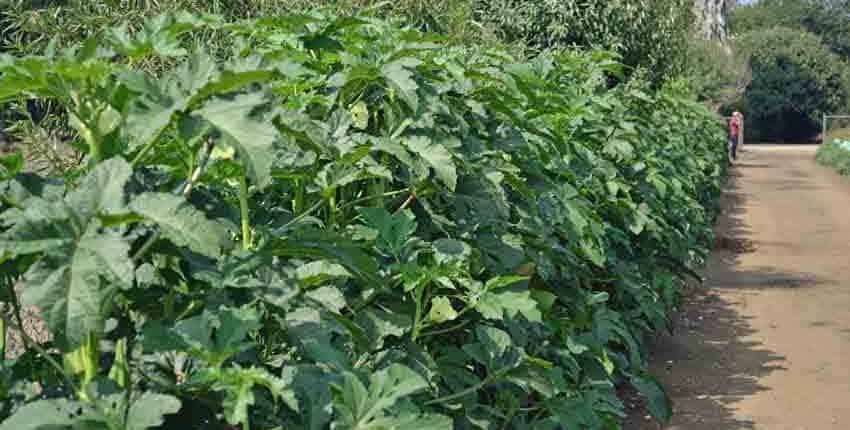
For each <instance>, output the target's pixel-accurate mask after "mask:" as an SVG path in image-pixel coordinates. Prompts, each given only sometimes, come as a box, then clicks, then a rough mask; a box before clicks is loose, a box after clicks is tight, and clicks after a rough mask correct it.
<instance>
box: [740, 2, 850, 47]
mask: <svg viewBox="0 0 850 430" xmlns="http://www.w3.org/2000/svg"><path fill="white" fill-rule="evenodd" d="M848 11H850V1H848V0H759V1H758V2H753V3H751V4H747V5H741V6H738V7H736V8H734V9H733V10H732V16H731V17H730V25H731V29H730V30H731V32H732V33H733V34H737V35H744V34H746V33H749V32H753V31H761V30H766V29H771V28H774V27H786V28H793V29H796V30H801V31H806V32H809V33H812V34H815V35H817V36H820V38H821V39H822V40H823V43H824V44H826V46H827V47H829V48H830V49H831V50H832V51H833V52H835V53H836V54H838V55H840V56H841V57H843V58H844V59H845V60H848V59H850V14H848Z"/></svg>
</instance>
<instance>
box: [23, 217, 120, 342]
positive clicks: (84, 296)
mask: <svg viewBox="0 0 850 430" xmlns="http://www.w3.org/2000/svg"><path fill="white" fill-rule="evenodd" d="M129 251H130V246H129V244H128V243H127V242H126V240H125V239H124V238H123V237H122V236H121V235H120V234H119V233H117V232H112V231H105V232H99V231H98V227H97V226H96V225H94V224H92V225H90V226H89V228H88V230H86V232H85V233H84V234H83V235H82V237H80V238H79V240H78V242H77V243H76V244H75V246H73V247H71V248H70V249H68V250H67V253H62V255H59V256H51V257H46V258H44V259H42V260H41V261H39V262H38V263H36V264H35V265H33V266H32V267H31V268H30V270H29V271H28V272H27V273H26V275H25V278H26V282H27V288H26V289H25V290H24V293H23V301H24V303H25V304H26V305H28V306H37V307H38V308H39V309H41V312H42V315H44V318H45V321H46V322H47V325H48V327H50V330H51V333H53V336H54V338H55V339H56V340H57V343H58V344H59V345H60V346H61V347H62V348H67V349H71V348H72V347H74V346H76V345H80V344H81V343H82V341H83V339H84V337H85V336H86V335H87V334H88V333H90V332H96V333H100V332H101V331H102V330H103V323H104V319H105V316H106V314H107V312H108V311H109V309H110V307H111V305H112V302H111V298H112V294H113V293H114V292H115V290H116V289H117V288H118V287H129V286H130V284H131V283H132V281H133V274H134V270H133V264H132V262H131V261H130V258H129Z"/></svg>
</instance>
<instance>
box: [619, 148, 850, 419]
mask: <svg viewBox="0 0 850 430" xmlns="http://www.w3.org/2000/svg"><path fill="white" fill-rule="evenodd" d="M816 149H817V147H815V146H791V147H787V146H785V147H778V146H753V145H749V146H747V148H746V152H745V153H743V154H739V159H738V162H737V165H736V166H735V168H734V170H733V173H732V175H733V176H732V178H731V179H730V183H729V185H728V188H727V190H728V192H727V195H726V197H725V202H724V203H725V205H724V206H725V208H726V210H725V211H724V212H725V213H724V214H723V216H722V217H721V220H720V223H719V225H718V235H720V237H722V238H724V239H723V244H722V245H724V246H723V248H725V249H723V250H718V251H717V252H716V254H715V256H714V257H713V260H712V261H711V263H710V264H709V266H708V267H707V270H706V272H705V276H706V278H707V281H706V285H705V286H704V287H701V288H697V289H696V290H695V291H693V292H692V293H691V294H689V295H688V299H687V300H686V305H685V306H684V310H683V312H682V313H681V315H679V316H678V317H677V322H676V327H677V330H676V333H675V334H674V335H673V336H667V335H664V336H662V337H660V338H659V339H658V340H657V341H656V342H655V345H654V347H653V355H652V357H651V363H652V367H653V373H654V374H656V375H658V376H659V378H660V380H661V381H662V383H663V384H664V385H665V386H666V387H667V389H668V391H669V392H670V393H671V396H672V397H673V401H674V409H675V417H674V419H673V421H672V423H671V424H670V425H668V426H667V427H665V428H666V429H669V430H727V429H770V430H786V429H788V430H798V429H812V430H831V429H850V180H847V179H843V178H841V177H839V176H838V175H836V174H835V173H833V172H832V171H830V170H829V169H826V168H824V167H821V166H818V165H817V164H816V163H815V162H814V152H815V150H816ZM730 245H731V246H730ZM729 248H732V249H733V250H729ZM625 428H626V429H634V430H649V429H658V428H659V426H658V425H657V424H654V423H652V422H651V421H649V420H646V419H645V418H644V417H643V413H637V414H633V416H632V417H630V421H629V422H628V423H626V425H625Z"/></svg>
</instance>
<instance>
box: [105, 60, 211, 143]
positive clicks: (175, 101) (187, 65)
mask: <svg viewBox="0 0 850 430" xmlns="http://www.w3.org/2000/svg"><path fill="white" fill-rule="evenodd" d="M218 76H219V71H218V67H217V66H216V63H215V60H214V59H213V58H212V57H211V56H210V55H208V54H206V53H203V52H197V53H195V54H193V55H192V57H191V58H189V60H187V61H185V62H183V63H181V64H180V65H179V66H178V67H177V68H175V69H174V70H173V71H171V72H169V73H167V74H166V75H165V76H164V77H163V78H162V79H160V80H158V81H156V80H153V79H151V78H148V77H147V76H145V75H143V74H141V73H137V72H126V73H124V74H122V75H119V78H120V79H121V81H122V82H123V83H124V84H125V85H127V86H128V87H130V88H131V89H132V90H134V91H137V92H139V93H141V95H140V96H139V97H136V98H135V99H134V100H133V102H132V103H131V104H130V107H129V109H128V113H127V120H126V121H127V127H126V130H127V134H128V135H129V136H130V149H131V150H133V149H135V148H140V147H142V146H144V145H146V144H148V143H150V142H151V141H152V140H155V139H157V138H158V137H159V135H160V133H162V131H163V130H165V128H166V127H168V126H169V125H170V124H171V121H172V118H173V117H174V116H175V114H176V113H178V112H183V111H185V110H186V109H188V108H189V106H190V104H191V103H193V101H194V98H195V97H196V95H197V94H198V93H199V92H200V91H201V89H202V88H204V87H205V86H206V85H207V84H209V83H210V82H212V81H213V80H215V79H216V78H217V77H218Z"/></svg>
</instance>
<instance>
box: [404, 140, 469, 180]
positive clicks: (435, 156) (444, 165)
mask: <svg viewBox="0 0 850 430" xmlns="http://www.w3.org/2000/svg"><path fill="white" fill-rule="evenodd" d="M404 144H405V146H406V147H407V149H408V150H409V151H410V152H411V153H413V154H414V155H415V156H418V157H420V158H421V159H422V160H425V162H426V163H427V164H428V165H429V166H430V167H431V169H433V170H434V174H436V176H437V179H439V180H440V181H441V182H443V184H445V185H446V187H448V189H449V190H451V191H454V190H455V188H456V187H457V168H456V167H455V163H454V159H453V158H452V154H451V153H450V152H449V151H448V149H446V148H445V147H444V146H442V145H440V144H437V143H433V142H431V139H429V138H427V137H425V136H411V137H408V138H407V139H405V140H404Z"/></svg>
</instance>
